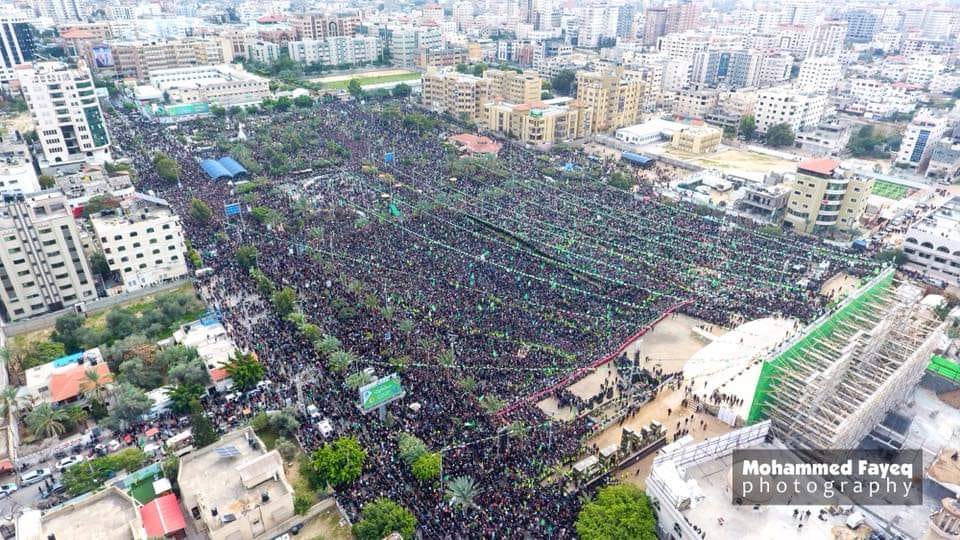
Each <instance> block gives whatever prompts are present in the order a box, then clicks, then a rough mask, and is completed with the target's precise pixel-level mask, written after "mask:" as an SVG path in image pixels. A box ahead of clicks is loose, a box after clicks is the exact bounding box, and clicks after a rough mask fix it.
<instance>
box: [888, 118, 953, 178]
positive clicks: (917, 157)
mask: <svg viewBox="0 0 960 540" xmlns="http://www.w3.org/2000/svg"><path fill="white" fill-rule="evenodd" d="M949 127H950V126H949V123H948V122H947V121H946V119H945V118H942V117H939V116H936V115H935V114H933V113H932V112H930V111H929V110H926V109H923V110H921V111H920V112H919V113H917V115H916V116H914V117H913V121H912V122H910V125H909V126H907V131H906V132H904V134H903V141H902V142H901V143H900V153H898V154H897V159H896V160H895V164H897V165H900V166H905V167H918V168H922V167H923V165H924V161H925V159H926V158H927V157H928V156H929V154H930V150H931V148H933V143H935V142H937V141H938V140H939V139H940V137H942V136H943V134H944V133H946V132H947V130H948V129H949Z"/></svg>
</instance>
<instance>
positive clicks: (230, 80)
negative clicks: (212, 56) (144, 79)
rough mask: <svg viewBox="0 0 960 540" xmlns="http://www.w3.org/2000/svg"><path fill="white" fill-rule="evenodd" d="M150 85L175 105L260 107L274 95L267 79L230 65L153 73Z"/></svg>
mask: <svg viewBox="0 0 960 540" xmlns="http://www.w3.org/2000/svg"><path fill="white" fill-rule="evenodd" d="M150 85H151V86H153V87H155V88H157V89H158V90H160V91H161V92H166V93H167V95H168V96H170V101H171V102H173V103H209V104H210V105H219V106H221V107H230V106H234V105H249V104H258V103H260V102H261V101H263V100H264V99H266V98H267V97H269V96H270V85H269V81H267V79H266V78H264V77H261V76H259V75H255V74H253V73H248V72H246V71H244V70H243V69H238V68H236V67H233V66H231V65H229V64H220V65H216V66H197V67H186V68H175V69H160V70H156V71H152V72H150Z"/></svg>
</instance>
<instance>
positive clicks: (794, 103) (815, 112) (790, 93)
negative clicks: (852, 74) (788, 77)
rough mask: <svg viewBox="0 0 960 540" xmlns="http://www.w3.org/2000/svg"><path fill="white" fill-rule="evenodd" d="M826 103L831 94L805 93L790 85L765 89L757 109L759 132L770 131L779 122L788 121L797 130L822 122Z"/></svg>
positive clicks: (758, 99) (755, 112) (758, 96)
mask: <svg viewBox="0 0 960 540" xmlns="http://www.w3.org/2000/svg"><path fill="white" fill-rule="evenodd" d="M826 106H827V97H826V96H825V95H823V94H804V93H801V92H799V91H798V90H797V89H796V88H793V87H790V86H778V87H774V88H767V89H765V90H761V91H760V92H759V93H758V94H757V105H756V107H755V109H754V117H755V119H756V122H757V131H758V132H760V133H766V132H767V130H768V129H770V128H771V127H773V126H775V125H777V124H787V125H788V126H790V129H792V130H793V132H794V133H797V132H798V131H800V130H801V129H803V128H805V127H812V126H816V125H817V124H819V123H820V120H821V119H823V111H824V109H825V108H826Z"/></svg>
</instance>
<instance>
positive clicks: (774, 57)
mask: <svg viewBox="0 0 960 540" xmlns="http://www.w3.org/2000/svg"><path fill="white" fill-rule="evenodd" d="M792 68H793V57H792V56H790V55H789V54H788V53H785V52H780V53H765V54H764V55H763V59H762V60H761V61H760V70H759V73H758V74H757V85H758V86H773V85H778V84H783V83H784V82H786V81H789V80H790V71H791V69H792Z"/></svg>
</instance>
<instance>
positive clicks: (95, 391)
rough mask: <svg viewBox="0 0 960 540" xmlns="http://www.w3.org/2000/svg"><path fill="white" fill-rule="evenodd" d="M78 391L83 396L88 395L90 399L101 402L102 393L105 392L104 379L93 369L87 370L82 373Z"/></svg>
mask: <svg viewBox="0 0 960 540" xmlns="http://www.w3.org/2000/svg"><path fill="white" fill-rule="evenodd" d="M80 389H81V390H82V391H83V393H84V394H88V395H89V396H90V397H91V398H92V399H94V400H96V401H100V402H101V403H102V402H103V393H104V392H106V390H107V381H106V378H105V377H104V376H103V375H101V374H100V372H99V371H97V370H95V369H88V370H86V371H84V372H83V381H81V382H80Z"/></svg>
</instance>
